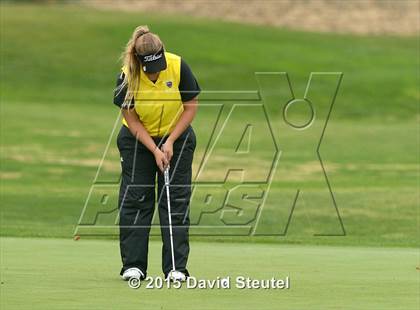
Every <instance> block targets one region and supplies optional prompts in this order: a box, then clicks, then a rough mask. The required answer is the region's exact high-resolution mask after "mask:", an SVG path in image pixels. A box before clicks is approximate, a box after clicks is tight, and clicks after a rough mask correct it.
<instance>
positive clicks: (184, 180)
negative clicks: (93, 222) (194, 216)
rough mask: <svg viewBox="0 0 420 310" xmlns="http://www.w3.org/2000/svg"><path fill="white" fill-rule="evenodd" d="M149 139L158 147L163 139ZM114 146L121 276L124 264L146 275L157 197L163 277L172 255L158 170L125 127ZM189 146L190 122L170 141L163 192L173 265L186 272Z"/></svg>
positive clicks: (192, 143) (192, 136)
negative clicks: (117, 166)
mask: <svg viewBox="0 0 420 310" xmlns="http://www.w3.org/2000/svg"><path fill="white" fill-rule="evenodd" d="M154 140H155V143H156V145H158V146H160V145H162V144H163V143H164V142H165V140H166V138H165V137H164V138H154ZM117 144H118V149H119V151H120V155H121V166H122V180H121V187H120V195H119V211H120V213H119V214H120V222H119V225H120V250H121V258H122V263H123V267H122V269H121V274H122V273H123V272H124V271H125V270H126V269H128V268H132V267H137V268H139V269H140V270H142V271H143V273H144V274H145V275H146V272H147V254H148V243H149V233H150V228H151V223H152V218H153V214H154V210H155V201H156V199H157V201H158V210H159V220H160V227H161V235H162V241H163V246H162V270H163V272H164V274H165V276H167V274H168V273H169V271H171V270H172V258H171V244H170V234H169V222H168V207H167V199H166V189H165V186H164V185H165V183H164V177H163V173H162V172H161V171H160V170H159V168H158V166H157V165H156V161H155V158H154V156H153V154H152V153H151V152H150V151H149V150H148V149H147V148H146V147H145V146H144V145H143V144H142V143H141V142H139V141H137V139H136V138H135V137H134V136H133V135H132V134H131V132H130V131H129V129H128V128H127V127H125V126H122V128H121V130H120V132H119V134H118V138H117ZM195 146H196V139H195V134H194V131H193V129H192V127H191V126H190V127H188V128H187V129H186V130H185V131H184V133H183V134H182V135H181V136H180V137H179V138H178V139H177V140H176V141H175V142H174V147H173V150H174V155H173V157H172V159H171V162H170V187H169V190H170V199H171V201H170V202H171V211H172V212H171V213H172V217H171V218H172V225H173V242H174V253H175V267H176V270H178V271H181V272H184V273H186V274H187V275H188V271H187V269H186V266H187V260H188V254H189V250H190V248H189V241H188V229H189V224H190V221H189V202H190V197H191V173H192V169H191V168H192V167H191V165H192V160H193V154H194V150H195ZM156 179H157V180H156ZM156 181H157V182H156ZM156 183H157V191H156V187H155V184H156Z"/></svg>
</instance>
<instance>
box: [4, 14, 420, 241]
mask: <svg viewBox="0 0 420 310" xmlns="http://www.w3.org/2000/svg"><path fill="white" fill-rule="evenodd" d="M142 23H145V24H146V23H147V24H149V25H151V27H152V29H153V30H155V31H156V32H158V33H159V34H160V35H161V37H162V38H163V39H164V41H165V42H166V46H167V48H168V50H171V51H173V52H176V53H178V54H181V55H183V57H184V58H185V59H187V61H188V62H189V63H190V64H191V66H192V67H193V69H194V72H196V74H197V77H198V79H199V81H200V84H201V86H202V88H203V89H211V90H219V89H222V90H231V89H234V90H249V89H256V88H257V84H256V82H255V79H254V76H253V72H254V71H266V70H267V71H273V70H278V71H287V72H289V73H290V75H291V78H292V82H293V85H294V87H295V93H296V94H297V96H300V95H299V94H303V90H304V88H305V85H306V81H307V78H308V74H309V73H310V72H311V71H343V72H344V74H345V75H344V80H343V86H342V88H341V90H340V93H339V97H338V99H337V104H336V106H335V109H334V114H333V117H332V120H331V121H330V123H329V127H328V131H327V134H326V137H325V141H324V143H323V145H322V148H321V151H322V155H323V158H324V160H325V161H326V169H327V171H329V176H330V180H331V184H332V186H333V189H334V192H335V194H336V199H337V202H338V205H339V207H340V211H341V212H342V216H343V220H344V223H345V225H346V228H347V233H348V236H347V237H346V238H327V239H322V238H311V235H312V232H311V231H310V229H308V227H310V226H311V225H310V224H311V223H309V225H308V220H307V218H308V217H307V215H306V214H305V212H307V211H305V208H304V207H300V209H299V208H298V209H297V211H296V217H294V218H293V222H292V223H293V226H292V228H293V229H291V231H290V236H288V238H286V239H285V238H282V239H281V240H282V241H286V242H299V243H335V244H349V245H354V244H364V245H390V246H415V245H416V244H417V236H416V225H417V223H416V214H417V211H418V210H417V209H416V208H417V207H416V205H418V204H417V201H418V197H417V196H416V185H417V179H416V178H417V171H416V169H417V168H418V166H417V157H416V153H415V152H414V151H413V150H414V149H415V147H416V141H415V135H416V129H417V126H418V124H417V120H416V112H417V106H416V103H417V101H418V98H419V94H418V91H417V90H416V86H417V84H416V80H415V72H416V69H417V68H418V66H417V65H418V60H417V59H416V53H417V50H416V39H415V38H388V37H354V36H338V35H332V34H331V35H328V34H311V33H299V32H290V31H284V30H279V29H271V28H264V27H254V26H242V25H237V24H225V23H221V24H220V23H212V22H206V21H197V20H190V19H188V20H187V19H183V20H180V19H175V18H165V19H159V18H157V17H155V16H142V15H139V14H129V13H115V12H99V11H94V10H91V9H86V8H83V9H81V8H77V7H55V6H52V7H45V6H42V7H36V6H35V7H34V6H2V27H1V38H2V40H1V44H2V50H1V57H2V62H1V76H0V77H1V79H2V84H1V105H2V107H1V109H2V111H1V112H2V113H1V117H2V122H1V123H2V124H1V126H2V128H1V129H2V130H1V142H2V150H1V151H2V153H1V160H2V171H3V177H4V179H3V181H2V188H1V190H2V206H1V208H2V230H1V233H2V234H3V235H9V236H48V237H54V236H56V237H66V236H70V235H71V233H72V232H73V229H74V225H75V223H76V222H77V219H78V217H79V215H80V211H81V208H82V206H83V203H84V200H85V198H86V195H87V193H88V191H89V187H90V185H91V182H92V180H93V177H94V175H95V172H96V168H97V165H98V163H99V158H100V156H101V155H102V152H103V150H104V144H105V142H106V141H107V138H108V136H109V133H110V131H111V127H112V125H111V124H113V122H114V120H115V117H116V116H117V111H116V109H115V108H114V107H113V106H112V104H111V103H110V98H111V96H112V88H113V84H114V75H115V72H116V71H117V70H118V64H117V61H116V59H117V56H118V53H119V52H120V51H121V48H122V46H123V45H124V43H125V41H126V39H127V37H128V35H129V34H130V32H131V31H132V29H133V27H134V26H136V25H138V24H142ZM22 33H25V36H22ZM185 38H188V40H186V39H185ZM186 41H188V42H186ZM244 64H246V66H245V65H244ZM413 64H415V66H413ZM221 77H222V78H221ZM329 85H330V84H328V83H325V84H323V83H321V84H319V85H318V87H319V89H318V93H320V96H321V97H320V100H319V102H320V104H321V106H324V107H325V106H326V104H327V101H326V100H322V99H326V98H327V97H326V95H325V97H322V93H323V90H324V89H325V90H329V88H328V87H329ZM22 105H24V106H25V110H24V112H23V113H22V110H21V109H20V107H21V106H22ZM92 115H93V116H94V117H92ZM207 120H208V119H207V116H206V115H203V114H202V115H200V116H199V117H198V119H197V120H196V122H195V128H196V131H197V135H198V137H200V138H201V139H200V140H199V146H198V150H197V154H198V156H197V158H199V154H201V153H202V151H203V149H204V147H205V143H206V141H205V138H203V137H206V134H207V132H208V127H207V125H203V124H206V121H207ZM235 124H236V126H240V124H241V121H238V122H236V123H235ZM232 138H236V137H232ZM284 139H285V141H286V142H287V143H293V141H294V139H293V137H288V136H286V137H285V138H284ZM308 139H309V138H308ZM299 141H300V142H299V143H298V144H297V145H296V148H295V149H294V150H295V151H294V153H293V152H292V155H291V156H290V157H291V158H289V162H287V161H286V162H285V167H287V164H291V165H292V164H296V162H297V163H300V164H301V165H303V166H304V165H305V164H309V165H310V164H311V163H313V162H314V159H315V160H316V158H314V157H313V154H310V153H308V152H302V151H301V149H300V148H299V147H300V146H303V145H305V141H307V140H305V139H304V140H299ZM308 141H309V140H308ZM113 151H114V153H113V154H111V155H112V156H111V157H112V158H110V159H109V160H110V162H109V164H110V167H111V175H113V176H114V177H115V176H118V158H117V157H116V154H115V148H113ZM267 153H268V151H267V150H266V149H264V148H261V153H259V156H261V158H265V157H267ZM196 165H197V163H196ZM225 165H226V163H224V162H221V163H220V166H219V168H221V167H224V166H225ZM195 168H197V167H196V166H195ZM216 168H217V166H216ZM304 168H305V166H304V167H303V168H302V169H304ZM290 169H293V167H292V168H290ZM287 172H288V171H287V170H286V175H288V174H287ZM304 172H305V171H304ZM311 176H313V175H311V174H310V173H309V175H306V174H305V173H303V174H302V175H301V176H300V179H299V180H298V181H299V182H301V183H302V186H305V188H306V189H307V192H308V193H311V192H314V195H313V196H312V197H308V200H307V201H306V202H308V201H309V202H311V201H312V202H313V203H314V204H315V205H317V204H318V205H319V203H321V202H322V200H321V199H322V197H321V198H317V197H318V196H319V195H318V194H319V193H320V192H321V190H322V189H324V188H325V186H324V187H322V186H320V184H319V183H316V182H313V179H311ZM295 181H296V180H295ZM285 188H286V189H290V190H295V189H296V184H295V183H293V182H292V181H291V180H289V179H288V178H287V177H285V178H279V180H276V182H275V183H274V185H273V187H272V188H271V190H272V192H273V193H275V195H278V198H277V201H279V200H281V198H282V196H281V195H282V193H283V190H284V189H285ZM317 195H318V196H317ZM275 207H276V203H275V201H274V203H273V204H271V205H270V204H268V205H267V210H268V211H269V212H271V213H269V214H275V213H274V211H275ZM306 210H307V207H306ZM315 211H316V210H315ZM315 215H316V214H315ZM318 221H321V223H322V221H323V219H322V218H320V219H318ZM268 225H270V223H269V224H268ZM271 225H273V226H274V225H275V223H274V222H273V223H271ZM335 228H336V227H335ZM246 240H248V239H246ZM256 241H276V242H277V241H278V238H274V239H273V238H258V239H256Z"/></svg>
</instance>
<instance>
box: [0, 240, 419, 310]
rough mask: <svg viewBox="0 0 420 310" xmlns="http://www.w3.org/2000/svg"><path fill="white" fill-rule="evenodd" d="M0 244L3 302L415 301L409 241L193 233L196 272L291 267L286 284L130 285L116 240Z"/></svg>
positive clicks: (377, 305)
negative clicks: (402, 245)
mask: <svg viewBox="0 0 420 310" xmlns="http://www.w3.org/2000/svg"><path fill="white" fill-rule="evenodd" d="M1 243H2V262H3V263H2V266H1V267H2V269H1V288H2V290H1V291H2V296H1V297H2V298H1V307H2V309H136V308H143V309H150V310H153V309H159V310H160V309H180V308H182V309H185V310H188V309H232V310H233V309H278V306H279V305H281V308H284V309H334V310H335V309H383V310H386V309H403V310H410V309H417V307H418V302H419V296H418V271H416V264H418V252H417V251H416V250H414V249H395V248H387V249H370V248H363V247H352V248H342V247H312V246H303V247H302V246H281V245H273V244H271V245H269V244H265V245H264V244H257V245H255V244H235V243H227V244H218V243H201V242H194V243H193V248H192V253H191V256H190V271H191V272H192V274H193V275H194V276H195V277H196V278H198V279H216V277H218V276H219V277H225V276H230V277H231V278H232V279H235V278H236V277H237V276H241V275H242V276H245V277H251V278H254V279H270V278H272V277H273V276H274V277H275V278H280V279H281V278H284V277H286V276H289V277H290V289H288V290H239V289H236V288H232V289H229V290H210V289H206V290H204V289H203V290H198V289H196V290H191V289H186V288H185V287H184V288H182V289H180V290H175V289H167V288H164V289H160V290H159V289H145V287H144V285H143V286H142V287H141V288H140V289H138V290H134V289H130V288H128V286H127V283H126V282H123V281H121V280H120V279H119V276H118V272H119V256H118V251H117V248H118V245H117V242H111V241H98V240H95V241H94V240H83V239H81V240H80V241H78V242H74V241H72V240H62V239H22V238H2V239H1ZM28 252H29V253H31V255H28V254H27V253H28ZM149 260H150V270H149V275H150V276H153V277H156V276H161V271H160V267H159V266H160V244H159V243H158V242H152V243H151V247H150V255H149ZM92 262H94V263H92ZM47 275H48V276H47ZM391 296H392V297H391ZM267 301H269V302H267Z"/></svg>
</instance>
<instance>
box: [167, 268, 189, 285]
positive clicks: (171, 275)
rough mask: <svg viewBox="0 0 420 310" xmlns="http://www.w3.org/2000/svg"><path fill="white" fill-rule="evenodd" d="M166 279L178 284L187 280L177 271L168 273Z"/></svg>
mask: <svg viewBox="0 0 420 310" xmlns="http://www.w3.org/2000/svg"><path fill="white" fill-rule="evenodd" d="M168 278H169V280H171V281H180V282H185V281H186V280H187V276H186V275H185V274H184V273H182V272H181V271H177V270H172V271H170V272H169V274H168Z"/></svg>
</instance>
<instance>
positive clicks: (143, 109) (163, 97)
mask: <svg viewBox="0 0 420 310" xmlns="http://www.w3.org/2000/svg"><path fill="white" fill-rule="evenodd" d="M165 57H166V63H167V68H166V69H165V70H163V71H161V72H160V73H159V78H158V80H157V81H156V83H153V82H152V81H151V80H149V78H148V77H147V76H146V74H145V73H144V72H143V71H141V74H140V81H139V85H138V86H137V93H136V94H134V102H135V111H136V113H137V114H138V116H139V119H140V121H141V122H142V124H143V126H144V127H145V128H146V130H147V131H148V132H149V134H150V135H151V136H152V137H163V136H165V135H168V134H170V133H171V132H172V130H173V129H174V128H175V125H176V123H177V121H178V119H179V117H180V116H181V113H182V112H183V111H184V106H183V104H182V100H181V94H180V92H179V89H178V86H179V81H180V78H181V57H179V56H178V55H175V54H172V53H167V52H165ZM122 70H123V72H124V73H125V74H127V71H126V68H125V67H123V68H122ZM122 122H123V124H124V125H125V126H127V127H128V124H127V121H126V120H125V119H124V118H123V120H122Z"/></svg>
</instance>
